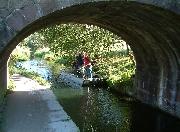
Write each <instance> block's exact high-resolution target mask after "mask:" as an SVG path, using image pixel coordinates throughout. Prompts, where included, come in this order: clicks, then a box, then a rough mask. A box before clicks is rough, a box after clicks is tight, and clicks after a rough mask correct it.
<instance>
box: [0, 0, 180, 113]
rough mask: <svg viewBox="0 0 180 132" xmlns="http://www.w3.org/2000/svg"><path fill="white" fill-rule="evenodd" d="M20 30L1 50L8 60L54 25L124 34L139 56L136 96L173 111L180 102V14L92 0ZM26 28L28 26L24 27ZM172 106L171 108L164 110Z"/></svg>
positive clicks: (127, 3)
mask: <svg viewBox="0 0 180 132" xmlns="http://www.w3.org/2000/svg"><path fill="white" fill-rule="evenodd" d="M18 21H19V20H18V18H17V21H16V23H15V26H14V27H15V28H18V29H20V31H18V33H17V34H16V35H15V36H14V37H13V39H12V40H11V41H10V42H9V43H8V45H7V46H6V47H5V48H4V50H3V51H2V52H1V55H0V56H1V60H2V61H1V65H3V64H5V63H6V61H7V59H8V57H9V55H10V54H11V52H12V50H13V49H14V48H15V46H16V45H17V44H18V43H19V42H20V41H21V40H22V39H24V38H25V37H26V36H28V35H29V34H31V33H32V32H34V31H36V30H38V29H40V28H42V27H45V26H48V25H51V24H61V23H69V22H75V23H80V24H92V25H96V26H99V27H102V28H105V29H107V30H110V31H112V32H113V33H115V34H117V35H118V36H121V37H122V38H123V39H124V40H125V41H126V42H127V43H128V44H129V45H130V47H131V49H132V50H133V52H134V56H135V59H136V63H137V65H136V75H135V80H136V81H135V85H136V95H135V96H136V97H137V98H138V99H140V100H141V101H143V102H145V103H148V104H152V105H155V106H158V107H160V108H161V109H164V110H165V111H169V112H170V113H174V111H176V109H178V107H179V105H178V104H177V102H178V101H179V100H180V95H179V94H178V93H180V92H179V91H180V89H179V78H180V70H179V69H180V68H179V67H180V61H179V58H180V51H179V49H180V47H179V43H180V38H179V37H178V36H177V35H178V34H180V31H179V28H180V24H179V23H180V17H179V15H176V14H174V13H172V12H170V11H167V10H164V9H161V8H157V7H154V6H150V5H145V4H139V3H137V2H120V1H114V2H94V3H87V4H82V5H76V6H71V7H67V8H64V9H62V10H57V11H54V12H52V13H49V14H47V15H45V16H43V17H41V18H39V19H37V20H35V21H33V22H32V23H30V24H28V25H27V26H24V25H21V24H20V25H18ZM23 26H24V27H23ZM166 109H168V110H166Z"/></svg>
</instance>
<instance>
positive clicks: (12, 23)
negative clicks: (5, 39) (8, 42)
mask: <svg viewBox="0 0 180 132" xmlns="http://www.w3.org/2000/svg"><path fill="white" fill-rule="evenodd" d="M6 22H7V24H8V26H9V27H10V28H11V29H12V30H14V31H21V30H22V29H23V28H24V27H25V26H26V25H27V23H28V22H27V21H26V18H25V17H24V16H23V15H22V14H21V13H20V10H16V11H15V12H13V13H12V14H11V15H9V16H8V17H7V18H6Z"/></svg>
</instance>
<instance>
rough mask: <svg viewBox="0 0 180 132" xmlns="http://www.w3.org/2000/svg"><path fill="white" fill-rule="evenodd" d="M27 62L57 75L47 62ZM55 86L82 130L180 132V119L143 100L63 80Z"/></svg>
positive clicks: (46, 73)
mask: <svg viewBox="0 0 180 132" xmlns="http://www.w3.org/2000/svg"><path fill="white" fill-rule="evenodd" d="M34 62H35V63H34ZM24 63H25V65H26V66H24ZM24 63H21V64H20V65H21V67H24V68H26V69H29V68H28V66H27V65H30V68H31V69H30V70H31V71H35V72H39V74H40V75H42V76H43V77H44V78H46V79H47V78H48V76H52V75H53V74H52V73H53V72H52V71H51V70H50V69H51V68H48V67H47V65H44V64H45V63H43V62H40V61H36V60H33V61H27V62H24ZM38 68H40V69H41V70H37V69H38ZM42 69H44V71H43V70H42ZM40 71H41V72H40ZM43 74H45V75H43ZM52 89H53V91H54V93H55V95H56V97H57V99H58V101H59V102H60V104H61V105H62V106H63V108H64V110H65V111H66V112H67V114H68V115H69V116H70V117H71V118H72V120H73V121H74V122H75V123H76V125H77V126H78V127H79V128H80V131H82V132H180V120H179V119H176V118H174V117H172V116H170V115H168V114H166V113H164V112H161V111H159V110H157V109H153V108H151V107H149V106H147V105H144V104H141V103H140V102H137V101H126V100H129V99H128V98H125V97H121V96H119V95H118V94H113V93H111V92H109V91H107V90H105V89H103V88H90V87H84V88H78V89H77V88H71V87H68V86H66V85H64V84H62V83H60V84H58V85H56V87H52Z"/></svg>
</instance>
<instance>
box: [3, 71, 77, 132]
mask: <svg viewBox="0 0 180 132" xmlns="http://www.w3.org/2000/svg"><path fill="white" fill-rule="evenodd" d="M12 79H13V80H14V81H15V85H16V88H15V89H14V92H13V93H12V94H9V95H8V98H7V107H6V110H5V121H4V125H3V126H4V128H3V131H4V132H77V131H79V129H78V127H77V126H76V125H75V123H74V122H73V121H72V120H71V118H70V117H69V116H68V115H67V114H66V112H65V111H64V110H63V108H62V106H61V105H60V104H59V103H58V102H57V101H56V98H55V96H54V94H53V92H52V91H51V90H50V89H48V88H47V87H45V86H41V85H39V84H38V83H36V82H35V81H33V80H31V79H29V78H25V77H23V76H20V75H18V74H17V75H14V76H13V77H12Z"/></svg>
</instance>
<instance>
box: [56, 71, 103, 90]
mask: <svg viewBox="0 0 180 132" xmlns="http://www.w3.org/2000/svg"><path fill="white" fill-rule="evenodd" d="M59 79H60V81H62V82H63V83H65V84H67V85H69V86H71V87H76V88H80V87H85V86H91V87H92V86H95V87H102V86H103V87H104V86H105V85H106V80H105V79H103V78H100V77H99V76H98V75H94V76H93V78H89V79H83V78H80V77H78V76H77V75H75V74H72V73H68V72H65V71H62V72H61V73H60V75H59Z"/></svg>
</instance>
